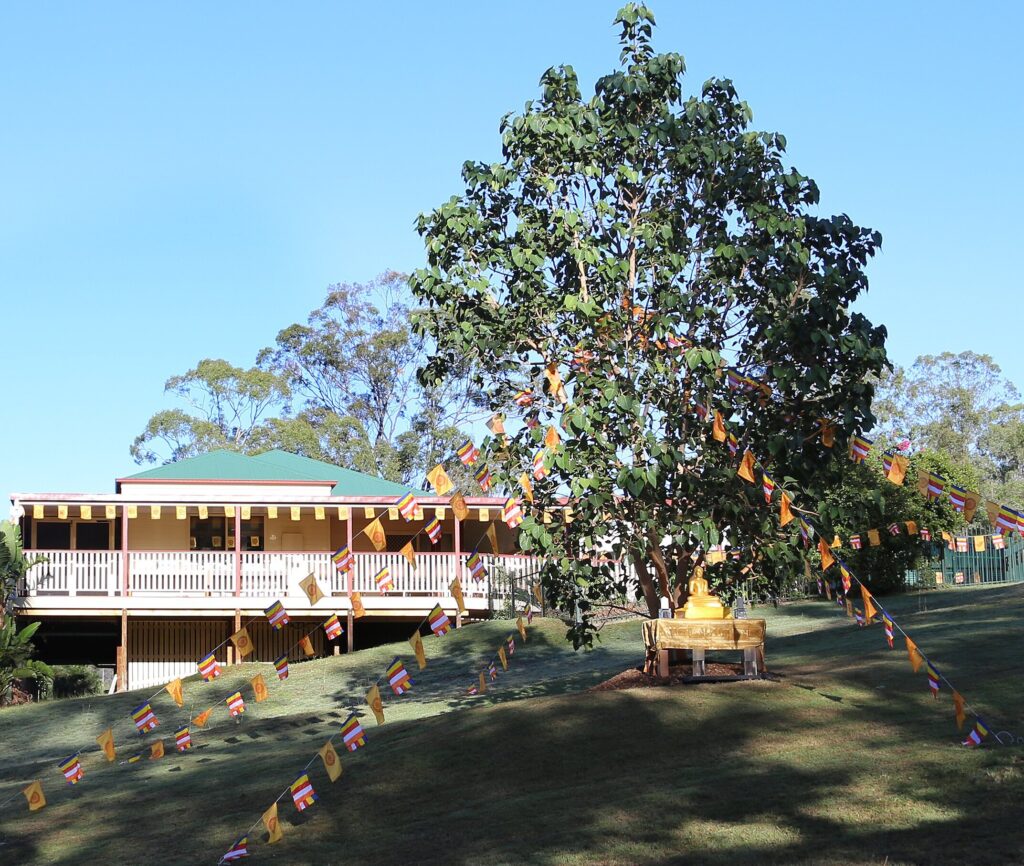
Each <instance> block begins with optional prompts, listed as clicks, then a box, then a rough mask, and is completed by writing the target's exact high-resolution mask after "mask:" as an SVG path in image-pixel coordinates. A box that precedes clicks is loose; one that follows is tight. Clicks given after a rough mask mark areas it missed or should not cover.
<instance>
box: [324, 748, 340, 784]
mask: <svg viewBox="0 0 1024 866" xmlns="http://www.w3.org/2000/svg"><path fill="white" fill-rule="evenodd" d="M319 752H320V760H321V761H323V762H324V769H325V770H326V771H327V776H328V777H329V778H330V780H331V781H332V782H337V781H338V779H340V778H341V760H340V759H339V758H338V753H337V752H336V751H335V749H334V744H333V743H332V742H331V741H330V740H328V741H327V742H326V743H324V744H323V745H322V746H321V747H320V749H319Z"/></svg>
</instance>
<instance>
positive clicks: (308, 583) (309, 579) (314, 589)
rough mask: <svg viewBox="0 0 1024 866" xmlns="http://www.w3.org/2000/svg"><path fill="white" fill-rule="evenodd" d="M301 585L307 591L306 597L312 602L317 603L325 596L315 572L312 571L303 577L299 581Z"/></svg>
mask: <svg viewBox="0 0 1024 866" xmlns="http://www.w3.org/2000/svg"><path fill="white" fill-rule="evenodd" d="M299 587H300V588H301V589H302V591H303V592H304V593H306V598H308V599H309V603H310V604H316V603H317V602H318V601H320V599H322V598H323V597H324V594H323V593H322V592H321V591H320V584H318V583H317V582H316V575H315V574H312V573H310V574H307V575H306V576H305V577H304V578H302V580H300V581H299Z"/></svg>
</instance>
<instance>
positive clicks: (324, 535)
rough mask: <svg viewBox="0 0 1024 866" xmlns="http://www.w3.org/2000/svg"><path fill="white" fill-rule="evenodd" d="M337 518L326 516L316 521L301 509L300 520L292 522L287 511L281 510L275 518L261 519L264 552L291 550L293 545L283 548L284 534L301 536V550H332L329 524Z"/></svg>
mask: <svg viewBox="0 0 1024 866" xmlns="http://www.w3.org/2000/svg"><path fill="white" fill-rule="evenodd" d="M336 520H337V518H334V519H333V520H332V518H331V517H330V515H326V516H325V518H324V519H323V520H317V519H316V518H315V517H314V516H313V514H311V513H309V509H303V515H302V519H301V520H292V519H291V516H290V514H289V512H288V509H286V508H282V509H280V510H279V511H278V516H277V517H276V518H273V519H271V518H269V517H264V518H263V532H264V534H265V535H266V538H265V539H264V541H263V549H264V550H292V549H294V545H288V546H287V547H285V546H284V535H285V533H293V532H294V533H300V534H301V535H302V547H301V548H300V549H301V550H318V551H324V550H333V549H334V548H332V547H331V523H332V522H336Z"/></svg>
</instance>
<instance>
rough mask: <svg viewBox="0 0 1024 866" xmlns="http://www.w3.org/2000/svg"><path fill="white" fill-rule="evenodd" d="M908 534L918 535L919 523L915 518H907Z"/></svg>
mask: <svg viewBox="0 0 1024 866" xmlns="http://www.w3.org/2000/svg"><path fill="white" fill-rule="evenodd" d="M906 524H907V535H917V523H916V522H914V521H913V520H907V521H906Z"/></svg>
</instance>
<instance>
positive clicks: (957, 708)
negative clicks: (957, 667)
mask: <svg viewBox="0 0 1024 866" xmlns="http://www.w3.org/2000/svg"><path fill="white" fill-rule="evenodd" d="M953 715H954V718H956V729H957V730H958V731H962V730H963V729H964V719H966V718H967V715H966V713H965V712H964V698H963V695H961V694H960V692H958V691H957V690H956V689H953Z"/></svg>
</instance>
